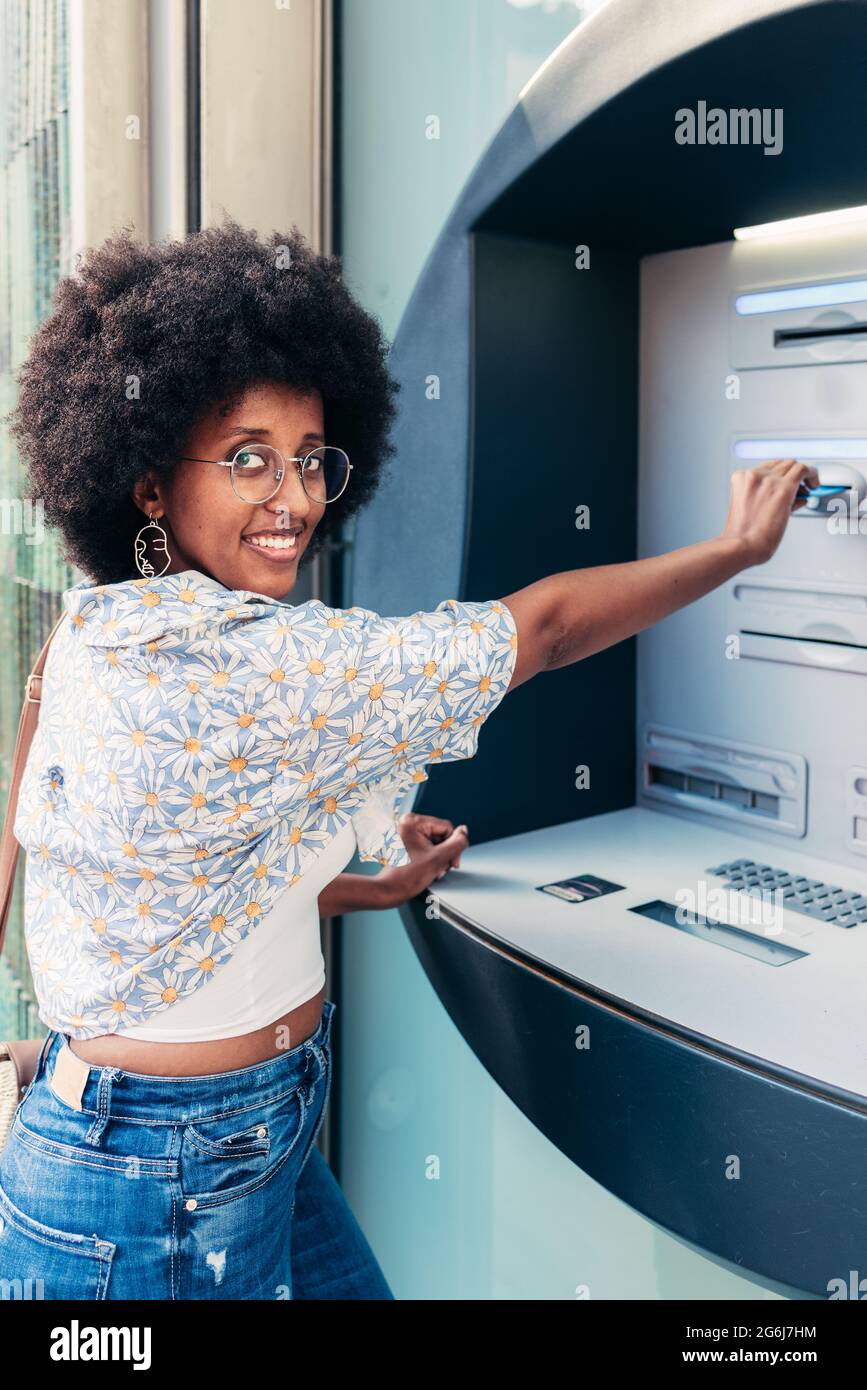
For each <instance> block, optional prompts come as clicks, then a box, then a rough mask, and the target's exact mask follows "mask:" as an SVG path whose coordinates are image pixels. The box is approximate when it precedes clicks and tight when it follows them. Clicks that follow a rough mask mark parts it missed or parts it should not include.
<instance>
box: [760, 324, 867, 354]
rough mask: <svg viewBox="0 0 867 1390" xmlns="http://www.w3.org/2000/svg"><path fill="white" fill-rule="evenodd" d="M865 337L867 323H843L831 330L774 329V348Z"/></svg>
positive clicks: (866, 334)
mask: <svg viewBox="0 0 867 1390" xmlns="http://www.w3.org/2000/svg"><path fill="white" fill-rule="evenodd" d="M864 337H867V323H843V324H839V325H837V326H835V327H832V328H818V327H813V328H776V329H774V347H778V348H780V347H803V346H804V345H805V344H810V343H821V342H827V341H828V339H830V338H864Z"/></svg>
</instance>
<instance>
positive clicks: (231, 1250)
mask: <svg viewBox="0 0 867 1390" xmlns="http://www.w3.org/2000/svg"><path fill="white" fill-rule="evenodd" d="M334 1007H335V1006H334V1004H333V1003H332V1002H331V1000H326V1001H325V1004H324V1007H323V1012H322V1018H321V1019H320V1022H319V1026H318V1028H317V1029H316V1031H315V1033H313V1034H312V1035H311V1036H310V1037H309V1038H307V1039H306V1040H305V1041H304V1042H302V1043H299V1044H298V1046H297V1047H295V1048H293V1049H292V1050H291V1051H287V1052H285V1053H283V1054H281V1055H279V1056H277V1057H273V1058H271V1059H270V1060H268V1061H267V1062H258V1063H256V1064H255V1065H253V1066H251V1067H241V1068H239V1069H238V1070H237V1071H228V1072H219V1073H217V1074H215V1075H212V1076H170V1077H167V1076H143V1075H141V1074H139V1073H136V1072H125V1071H121V1070H120V1069H118V1068H117V1067H97V1066H91V1067H90V1070H89V1073H88V1074H87V1079H86V1080H85V1082H84V1087H83V1090H82V1092H81V1106H82V1108H81V1110H78V1109H76V1108H74V1106H73V1104H71V1103H69V1101H68V1100H62V1099H60V1097H59V1096H57V1095H56V1094H55V1092H54V1091H53V1090H52V1088H51V1085H50V1080H51V1077H52V1075H53V1073H54V1067H55V1065H56V1063H57V1057H58V1055H59V1054H60V1053H61V1050H62V1048H63V1047H64V1045H65V1043H66V1039H65V1038H64V1036H63V1034H61V1033H58V1032H56V1031H52V1032H50V1033H49V1034H48V1036H47V1037H46V1039H45V1042H44V1043H43V1046H42V1051H41V1053H40V1057H39V1064H38V1067H37V1070H36V1075H35V1077H34V1080H33V1082H32V1084H31V1085H30V1087H29V1089H28V1090H27V1092H26V1094H25V1096H24V1099H23V1100H22V1101H21V1104H20V1105H19V1107H18V1110H17V1112H16V1115H15V1120H14V1123H13V1126H12V1131H11V1133H10V1136H9V1140H8V1142H7V1144H6V1147H5V1148H4V1149H3V1151H2V1154H0V1299H9V1298H32V1299H36V1298H45V1299H67V1298H69V1299H149V1298H153V1299H204V1298H225V1299H246V1298H257V1299H282V1298H294V1299H297V1298H328V1299H355V1298H383V1299H390V1298H393V1294H392V1292H391V1290H390V1288H389V1286H388V1284H387V1283H386V1281H385V1277H384V1275H383V1273H382V1271H381V1270H380V1268H379V1265H378V1264H377V1262H376V1259H375V1257H374V1255H373V1252H372V1250H371V1249H370V1246H369V1245H368V1243H367V1241H366V1239H365V1237H364V1235H363V1233H362V1231H361V1228H360V1227H359V1225H358V1223H357V1221H356V1220H355V1217H354V1216H353V1215H352V1212H351V1211H350V1209H349V1206H348V1205H347V1202H346V1199H345V1198H344V1196H343V1193H342V1192H341V1191H340V1188H339V1186H338V1184H337V1182H336V1181H335V1179H334V1176H333V1174H332V1172H331V1169H330V1168H329V1167H328V1165H327V1163H326V1162H325V1159H324V1158H323V1157H322V1154H321V1152H320V1151H319V1149H317V1148H316V1147H315V1140H316V1136H317V1134H318V1133H319V1128H320V1125H321V1124H322V1119H323V1116H324V1114H325V1107H326V1105H327V1103H328V1097H329V1093H330V1090H331V1069H332V1062H331V1047H330V1041H329V1039H330V1032H331V1020H332V1017H333V1014H334Z"/></svg>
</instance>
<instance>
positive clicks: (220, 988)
mask: <svg viewBox="0 0 867 1390" xmlns="http://www.w3.org/2000/svg"><path fill="white" fill-rule="evenodd" d="M355 849H356V838H355V829H354V826H353V823H352V821H351V820H350V821H348V822H347V824H346V825H344V826H343V827H342V828H341V829H340V830H339V831H338V833H337V834H336V835H335V837H334V839H333V840H332V841H331V843H330V844H329V845H328V847H327V849H324V850H323V851H322V853H321V854H320V855H319V857H318V859H317V860H316V861H315V863H314V864H313V865H312V866H311V867H310V868H309V869H308V870H307V872H306V873H305V874H304V875H303V877H302V878H301V879H300V880H299V881H298V883H296V884H294V885H293V886H292V887H291V888H287V889H286V890H285V892H284V893H283V894H282V895H281V896H280V898H279V899H278V901H277V903H276V904H275V906H274V907H273V908H272V909H271V911H270V912H268V913H266V914H265V916H264V917H263V918H262V920H261V921H260V922H258V923H257V924H256V928H255V930H254V931H251V932H249V933H248V935H247V936H245V937H244V939H243V940H242V941H240V942H239V943H238V946H237V948H236V950H235V953H234V955H233V956H232V957H231V959H230V960H228V961H226V962H225V964H224V965H222V966H221V967H220V969H219V970H217V971H216V973H215V974H214V977H213V979H211V980H207V981H206V982H205V984H204V985H203V986H202V988H200V989H197V990H195V991H194V992H193V993H192V994H188V995H185V997H184V998H183V999H178V1000H177V1001H176V1003H174V1004H172V1005H171V1006H170V1007H169V1008H167V1009H162V1010H161V1011H160V1012H159V1013H156V1014H154V1016H153V1017H152V1018H150V1019H148V1021H147V1023H145V1024H142V1025H141V1027H139V1028H123V1029H121V1030H120V1033H121V1035H122V1036H123V1037H125V1038H140V1039H141V1040H142V1041H144V1042H205V1041H206V1040H207V1039H209V1038H235V1037H238V1036H239V1035H240V1034H241V1033H253V1032H255V1030H256V1029H257V1028H264V1027H265V1026H266V1024H268V1023H274V1022H275V1021H276V1020H277V1019H278V1018H282V1016H283V1014H286V1013H288V1012H289V1010H290V1009H294V1008H297V1007H298V1005H299V1004H303V1003H304V1001H305V1000H306V999H311V998H312V997H313V995H314V994H317V993H318V992H319V990H320V989H321V988H322V986H323V985H324V983H325V961H324V959H323V956H322V946H321V943H320V934H319V903H318V899H319V894H320V893H321V892H322V890H323V888H325V886H326V885H327V884H329V883H331V881H332V879H335V878H336V877H337V875H338V874H340V873H342V872H343V870H344V869H345V868H346V865H347V864H348V863H349V861H350V859H351V858H352V856H353V854H354V853H355Z"/></svg>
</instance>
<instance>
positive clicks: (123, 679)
mask: <svg viewBox="0 0 867 1390" xmlns="http://www.w3.org/2000/svg"><path fill="white" fill-rule="evenodd" d="M63 604H64V615H65V618H66V621H64V622H63V623H61V625H60V627H59V628H58V630H57V633H56V634H55V637H54V639H53V641H52V643H51V647H50V648H49V654H48V659H47V663H46V668H45V673H44V679H43V685H42V705H41V709H40V716H39V724H38V726H37V730H36V734H35V736H34V739H33V743H32V745H31V748H30V754H29V756H28V759H27V764H26V767H25V770H24V775H23V778H22V782H21V788H20V793H19V799H18V807H17V811H16V816H15V825H14V829H15V835H16V838H17V839H18V841H19V843H20V844H21V845H22V846H23V848H24V849H25V850H26V851H27V865H26V874H25V920H26V940H27V948H28V952H29V957H30V962H31V966H32V971H33V976H34V984H35V987H36V992H37V999H38V1005H39V1016H40V1018H41V1020H42V1021H43V1023H45V1024H46V1025H47V1027H49V1028H54V1029H58V1030H59V1031H62V1032H64V1033H66V1034H67V1035H68V1036H70V1037H74V1038H90V1037H96V1036H99V1035H101V1034H104V1033H114V1032H117V1033H122V1032H123V1031H124V1029H125V1028H132V1027H137V1026H138V1025H139V1024H141V1023H142V1022H146V1021H147V1019H148V1018H149V1017H150V1016H151V1015H152V1014H154V1013H158V1012H161V1011H162V1010H164V1009H167V1008H170V1007H171V1005H172V1004H173V1003H174V1002H175V1001H176V1000H178V999H182V998H184V997H185V996H186V995H188V994H190V993H191V992H192V991H193V990H195V989H198V988H199V987H200V986H202V985H204V984H205V983H206V982H207V980H208V979H211V978H213V976H214V974H215V972H216V971H218V970H219V969H220V967H221V965H222V963H224V962H225V961H226V960H228V959H230V957H231V955H232V953H233V951H234V949H235V948H236V946H237V945H238V943H239V942H240V941H242V940H243V939H244V937H245V936H246V935H247V934H248V933H249V932H251V931H254V930H255V927H256V923H257V922H258V921H260V920H261V918H262V917H263V916H264V915H265V914H266V913H268V912H269V911H270V910H271V908H272V907H273V906H274V905H275V904H276V902H277V901H278V899H279V898H280V897H281V895H282V894H284V893H285V892H287V891H288V890H289V889H290V888H291V887H292V885H293V884H295V883H297V882H298V880H299V879H300V878H301V877H302V876H303V875H304V873H305V871H306V870H307V869H308V868H309V867H310V865H311V864H312V863H313V862H314V861H315V860H316V859H317V858H318V857H319V855H320V854H321V853H322V852H323V850H324V849H326V848H327V846H328V845H329V844H330V842H331V840H332V839H333V838H334V836H335V835H336V834H337V833H338V832H339V831H340V830H341V829H342V828H343V826H344V825H346V823H347V821H349V820H350V819H351V820H352V821H353V823H354V830H355V835H356V841H357V844H358V849H359V854H360V856H361V858H362V859H365V860H370V861H372V862H376V863H380V864H382V865H388V864H393V865H400V864H406V863H407V862H408V860H409V856H408V854H407V852H406V849H405V847H404V844H403V841H402V840H401V838H400V834H399V832H398V829H397V811H396V806H397V804H398V801H399V800H400V799H402V797H403V795H404V794H405V792H406V791H407V789H408V788H410V787H412V786H413V785H414V784H415V783H417V782H421V781H424V780H426V778H427V775H428V774H427V771H426V769H427V767H428V766H430V765H431V764H436V763H437V762H443V761H445V762H448V761H452V760H455V759H459V758H471V757H472V756H473V755H474V753H475V752H476V749H477V745H478V737H479V730H480V728H481V725H482V724H483V723H484V721H485V720H486V719H487V717H488V715H489V714H491V712H492V711H493V710H494V709H495V708H496V706H497V705H498V704H499V702H500V700H501V699H502V698H503V696H504V695H505V693H506V690H507V689H508V685H509V681H510V679H511V677H512V672H513V671H514V666H515V661H516V658H517V631H516V628H515V622H514V618H513V617H512V614H511V612H510V611H509V609H508V607H507V606H506V605H505V604H504V603H503V602H502V601H501V600H498V599H495V600H490V601H484V602H462V601H459V600H457V599H444V600H443V601H442V603H440V604H439V605H438V606H437V608H436V609H435V610H433V611H432V612H417V613H413V614H411V615H410V616H408V617H387V618H386V617H381V616H380V615H379V614H377V613H375V612H373V611H372V610H370V609H367V608H360V607H353V608H342V609H338V608H330V607H328V606H327V605H326V604H324V603H323V602H322V601H321V600H320V599H309V600H307V601H306V602H304V603H300V604H290V603H287V602H281V601H280V600H277V599H272V598H269V597H268V596H267V595H264V594H257V593H254V592H252V591H250V590H246V589H228V588H226V587H225V586H224V585H222V584H220V583H219V582H218V581H217V580H215V579H213V578H211V577H210V576H208V575H205V574H202V573H200V572H199V571H198V570H193V569H188V570H184V571H183V572H182V573H181V574H173V575H163V576H160V577H157V578H153V579H134V580H128V581H125V582H123V583H118V584H104V585H97V586H94V585H91V584H90V583H89V582H88V581H86V580H85V581H82V582H81V583H80V584H77V585H75V586H74V587H73V588H71V589H67V590H66V591H65V593H64V595H63Z"/></svg>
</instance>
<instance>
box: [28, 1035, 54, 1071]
mask: <svg viewBox="0 0 867 1390" xmlns="http://www.w3.org/2000/svg"><path fill="white" fill-rule="evenodd" d="M56 1037H57V1031H56V1030H55V1029H54V1028H50V1029H49V1030H48V1032H47V1033H46V1035H45V1037H44V1038H43V1039H42V1046H41V1047H40V1049H39V1056H38V1057H37V1058H36V1066H35V1068H34V1071H33V1080H34V1081H38V1080H39V1078H40V1076H41V1075H42V1073H43V1071H44V1069H45V1061H46V1058H47V1056H48V1053H49V1051H50V1050H51V1045H52V1043H53V1042H54V1039H55V1038H56Z"/></svg>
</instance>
